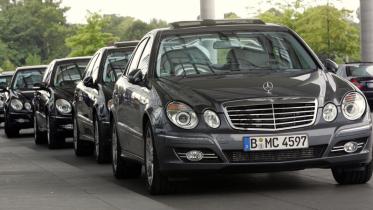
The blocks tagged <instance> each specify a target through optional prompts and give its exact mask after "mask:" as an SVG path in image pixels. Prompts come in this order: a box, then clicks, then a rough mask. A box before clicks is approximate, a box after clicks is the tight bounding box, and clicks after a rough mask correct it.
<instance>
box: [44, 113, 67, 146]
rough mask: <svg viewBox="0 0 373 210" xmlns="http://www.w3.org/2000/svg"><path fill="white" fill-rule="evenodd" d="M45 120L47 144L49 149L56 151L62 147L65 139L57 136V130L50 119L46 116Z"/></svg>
mask: <svg viewBox="0 0 373 210" xmlns="http://www.w3.org/2000/svg"><path fill="white" fill-rule="evenodd" d="M46 118H47V122H46V124H47V142H48V148H49V149H58V148H61V147H62V146H63V144H64V143H65V139H64V138H63V137H61V136H60V135H58V132H57V128H56V127H55V125H54V123H53V122H51V120H50V117H49V116H46Z"/></svg>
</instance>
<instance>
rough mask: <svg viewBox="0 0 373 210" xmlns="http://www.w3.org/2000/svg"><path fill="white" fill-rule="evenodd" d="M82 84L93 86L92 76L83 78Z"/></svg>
mask: <svg viewBox="0 0 373 210" xmlns="http://www.w3.org/2000/svg"><path fill="white" fill-rule="evenodd" d="M83 84H84V86H86V87H93V78H92V77H91V76H89V77H86V78H84V80H83Z"/></svg>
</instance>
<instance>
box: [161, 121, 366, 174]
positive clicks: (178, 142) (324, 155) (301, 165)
mask: <svg viewBox="0 0 373 210" xmlns="http://www.w3.org/2000/svg"><path fill="white" fill-rule="evenodd" d="M155 133H156V134H155V135H154V138H155V140H154V142H155V146H156V151H157V154H158V157H159V158H158V159H159V164H160V170H161V171H162V172H163V173H165V174H185V173H188V172H190V173H192V174H194V173H199V172H269V171H288V170H301V169H306V168H333V167H338V166H344V167H349V166H351V167H359V166H363V165H365V164H367V163H369V162H370V161H371V159H372V155H371V148H372V126H371V125H370V124H367V123H365V124H364V123H359V124H354V125H346V126H341V127H339V128H336V127H330V128H313V127H308V128H303V129H297V130H296V131H287V132H286V131H284V132H277V133H271V134H269V135H299V134H306V135H308V138H309V147H310V148H322V150H319V151H320V154H319V155H315V156H313V157H310V156H307V157H306V158H305V157H302V156H299V158H297V157H296V156H294V157H293V156H291V155H292V154H293V153H294V154H295V153H297V154H303V153H302V152H296V151H295V150H289V151H287V153H286V154H282V156H281V157H282V158H283V159H281V158H278V157H274V159H273V160H270V161H269V160H265V161H264V160H263V161H261V160H259V159H256V160H254V161H253V160H250V159H248V158H247V157H251V156H250V155H249V154H248V153H250V152H243V143H242V139H243V137H244V136H248V135H251V136H260V135H262V136H268V134H262V133H260V134H256V133H243V132H237V133H229V134H226V133H216V134H204V133H189V134H188V133H183V134H182V135H180V133H177V132H175V133H172V132H167V133H162V132H155ZM351 140H359V141H363V142H364V145H363V147H362V148H361V149H360V150H358V151H357V152H356V153H353V154H347V153H345V152H344V151H342V152H341V151H339V152H332V151H331V150H332V149H333V147H334V146H336V145H340V144H341V143H343V142H346V141H351ZM189 150H200V151H206V153H209V154H211V155H212V154H214V155H215V156H216V157H217V158H216V159H206V160H204V159H203V160H202V161H200V162H190V161H187V160H186V159H185V158H183V157H182V156H181V155H180V154H182V153H180V152H179V151H184V152H185V151H189ZM278 151H281V150H278ZM278 151H273V153H270V155H273V156H276V155H278V154H279V153H278ZM232 152H237V154H240V156H239V157H246V158H242V159H240V158H238V159H237V158H236V159H232V156H230V155H229V154H232ZM204 153H205V152H204ZM314 154H316V153H314ZM210 157H211V156H210ZM259 157H266V158H268V153H267V155H259ZM284 157H285V158H284ZM287 157H292V158H290V159H286V158H287ZM255 158H258V157H255ZM270 158H272V157H270ZM257 160H258V161H257Z"/></svg>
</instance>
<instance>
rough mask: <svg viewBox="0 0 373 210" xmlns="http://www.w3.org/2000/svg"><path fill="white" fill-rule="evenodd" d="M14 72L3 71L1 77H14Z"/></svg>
mask: <svg viewBox="0 0 373 210" xmlns="http://www.w3.org/2000/svg"><path fill="white" fill-rule="evenodd" d="M13 74H14V71H3V72H1V74H0V76H12V75H13Z"/></svg>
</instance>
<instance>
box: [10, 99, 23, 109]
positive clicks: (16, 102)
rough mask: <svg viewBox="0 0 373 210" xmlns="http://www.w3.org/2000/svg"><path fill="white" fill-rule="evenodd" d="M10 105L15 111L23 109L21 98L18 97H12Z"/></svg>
mask: <svg viewBox="0 0 373 210" xmlns="http://www.w3.org/2000/svg"><path fill="white" fill-rule="evenodd" d="M10 106H11V107H12V109H14V110H15V111H21V110H22V109H23V103H22V101H21V100H19V99H12V100H11V101H10Z"/></svg>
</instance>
